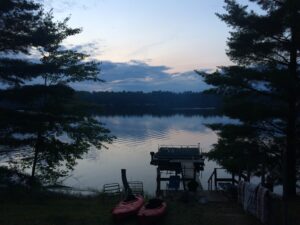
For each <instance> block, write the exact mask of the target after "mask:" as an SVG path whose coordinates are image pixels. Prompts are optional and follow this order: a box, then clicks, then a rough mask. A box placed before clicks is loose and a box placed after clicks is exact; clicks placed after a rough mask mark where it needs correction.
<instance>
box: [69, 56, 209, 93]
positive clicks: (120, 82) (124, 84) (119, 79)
mask: <svg viewBox="0 0 300 225" xmlns="http://www.w3.org/2000/svg"><path fill="white" fill-rule="evenodd" d="M170 69H171V68H169V67H167V66H164V65H160V66H153V65H149V64H147V63H145V62H144V61H136V60H132V61H130V62H122V63H120V62H111V61H104V62H102V64H101V79H103V80H105V81H106V82H105V83H94V82H84V83H76V84H73V87H74V88H76V89H78V90H86V91H144V92H151V91H159V90H161V91H173V92H184V91H202V90H204V89H207V88H208V85H207V84H206V83H205V82H204V81H203V80H202V78H201V77H200V76H199V75H197V74H196V73H195V72H194V71H188V72H184V73H175V74H171V73H169V72H168V70H170Z"/></svg>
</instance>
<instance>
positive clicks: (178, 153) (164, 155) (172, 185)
mask: <svg viewBox="0 0 300 225" xmlns="http://www.w3.org/2000/svg"><path fill="white" fill-rule="evenodd" d="M150 154H151V162H150V164H151V165H154V166H157V176H156V182H157V187H156V195H157V196H159V195H161V193H162V190H161V182H168V183H167V187H168V189H175V190H178V189H179V186H180V183H182V187H183V189H184V190H186V188H187V184H189V183H190V182H194V183H195V182H196V183H197V185H198V186H199V188H201V187H202V186H201V184H200V180H199V172H200V171H202V170H203V169H204V157H203V154H202V150H201V148H200V144H198V145H161V146H158V151H157V152H156V153H155V152H151V153H150ZM188 182H189V183H188Z"/></svg>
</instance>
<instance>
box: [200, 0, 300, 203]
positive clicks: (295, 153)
mask: <svg viewBox="0 0 300 225" xmlns="http://www.w3.org/2000/svg"><path fill="white" fill-rule="evenodd" d="M251 2H254V3H256V5H257V6H258V7H260V9H261V13H258V12H254V11H252V10H248V7H247V6H243V5H241V4H238V3H237V2H236V1H233V0H226V1H225V3H226V6H225V9H226V11H227V12H226V13H225V14H217V15H218V16H219V18H220V19H221V20H223V21H224V22H226V23H227V24H228V25H229V26H230V27H232V29H233V31H231V32H230V37H229V39H228V42H227V45H228V50H227V55H228V56H229V58H230V59H231V60H232V61H233V62H235V63H236V64H237V66H231V67H226V68H225V67H223V68H221V71H217V72H215V73H214V74H211V75H207V74H206V75H205V74H202V75H203V76H204V77H205V80H206V82H207V83H209V84H212V85H214V86H215V88H213V90H212V91H213V92H215V93H219V94H220V95H223V96H224V99H225V103H224V112H225V114H226V115H228V116H230V117H234V118H237V119H239V121H240V122H241V124H242V125H243V126H247V127H251V128H252V129H253V130H254V131H255V132H256V135H255V137H254V138H255V139H256V140H259V142H257V143H260V144H259V146H260V147H263V148H262V149H264V148H265V150H264V151H265V152H267V153H268V154H276V155H278V153H279V154H280V155H281V157H282V160H281V163H282V168H283V170H282V171H283V172H282V176H281V178H282V179H283V195H284V198H285V199H288V198H293V197H294V196H295V195H296V172H297V170H296V168H297V167H296V159H297V158H298V159H299V147H298V146H299V138H298V137H299V136H298V135H297V134H299V108H300V105H299V103H300V98H299V96H300V93H299V90H300V89H299V84H300V83H299V75H300V73H299V61H300V60H299V59H300V55H299V51H300V23H299V22H298V21H300V2H299V1H296V0H266V1H262V0H251ZM224 129H225V127H224ZM222 131H223V130H222V128H221V135H222ZM235 134H236V133H234V132H233V133H232V136H233V135H235ZM222 138H223V136H221V141H222ZM252 140H254V139H252ZM244 141H249V139H247V137H245V138H244ZM218 144H220V142H219V143H218ZM266 149H269V151H266ZM222 151H225V150H224V148H223V150H222Z"/></svg>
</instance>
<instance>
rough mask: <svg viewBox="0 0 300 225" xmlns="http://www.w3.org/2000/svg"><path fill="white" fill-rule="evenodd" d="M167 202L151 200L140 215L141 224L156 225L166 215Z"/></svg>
mask: <svg viewBox="0 0 300 225" xmlns="http://www.w3.org/2000/svg"><path fill="white" fill-rule="evenodd" d="M166 209H167V204H166V202H164V201H162V200H160V199H150V200H149V201H148V203H147V204H145V205H144V206H143V207H142V208H141V209H140V211H139V213H138V218H139V222H140V224H142V225H148V224H155V223H157V222H159V220H160V219H161V218H162V217H163V216H164V215H165V213H166Z"/></svg>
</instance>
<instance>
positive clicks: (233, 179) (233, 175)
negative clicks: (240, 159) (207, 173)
mask: <svg viewBox="0 0 300 225" xmlns="http://www.w3.org/2000/svg"><path fill="white" fill-rule="evenodd" d="M231 175H232V185H233V186H234V182H235V174H234V173H232V174H231Z"/></svg>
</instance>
